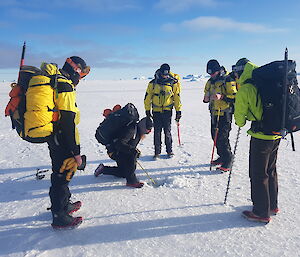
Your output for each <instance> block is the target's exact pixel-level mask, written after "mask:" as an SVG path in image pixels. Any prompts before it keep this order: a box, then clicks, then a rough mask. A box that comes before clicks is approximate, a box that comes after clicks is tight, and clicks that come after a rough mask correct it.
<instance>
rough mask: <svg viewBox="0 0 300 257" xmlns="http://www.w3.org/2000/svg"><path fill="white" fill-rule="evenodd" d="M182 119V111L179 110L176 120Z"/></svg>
mask: <svg viewBox="0 0 300 257" xmlns="http://www.w3.org/2000/svg"><path fill="white" fill-rule="evenodd" d="M180 119H181V111H177V112H176V117H175V120H176V121H177V122H179V120H180Z"/></svg>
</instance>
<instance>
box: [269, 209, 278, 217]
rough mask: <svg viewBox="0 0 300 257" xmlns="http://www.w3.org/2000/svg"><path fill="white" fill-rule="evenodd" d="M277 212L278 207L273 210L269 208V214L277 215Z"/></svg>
mask: <svg viewBox="0 0 300 257" xmlns="http://www.w3.org/2000/svg"><path fill="white" fill-rule="evenodd" d="M278 213H279V208H275V209H273V210H270V215H273V216H274V215H277V214H278Z"/></svg>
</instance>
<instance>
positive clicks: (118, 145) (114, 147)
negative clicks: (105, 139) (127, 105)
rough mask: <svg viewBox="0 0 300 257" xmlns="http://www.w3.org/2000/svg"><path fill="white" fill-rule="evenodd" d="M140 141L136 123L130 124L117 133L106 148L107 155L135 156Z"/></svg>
mask: <svg viewBox="0 0 300 257" xmlns="http://www.w3.org/2000/svg"><path fill="white" fill-rule="evenodd" d="M140 140H141V135H140V133H139V131H138V126H137V123H135V122H134V123H132V124H130V125H128V126H126V127H125V128H122V129H120V130H119V131H118V133H117V136H116V137H115V138H114V139H113V140H112V142H111V143H110V144H108V145H107V146H106V148H107V151H108V153H112V152H113V153H115V154H118V153H119V152H121V153H125V154H136V147H137V145H138V143H139V142H140Z"/></svg>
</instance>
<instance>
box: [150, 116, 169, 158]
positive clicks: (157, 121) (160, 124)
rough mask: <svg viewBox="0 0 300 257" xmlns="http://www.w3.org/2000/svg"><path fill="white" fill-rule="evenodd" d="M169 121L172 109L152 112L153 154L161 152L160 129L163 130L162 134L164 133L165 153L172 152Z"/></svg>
mask: <svg viewBox="0 0 300 257" xmlns="http://www.w3.org/2000/svg"><path fill="white" fill-rule="evenodd" d="M171 122H172V111H164V112H153V126H154V151H155V154H160V153H161V144H162V141H161V133H162V130H164V134H165V145H166V151H167V153H171V152H172V134H171Z"/></svg>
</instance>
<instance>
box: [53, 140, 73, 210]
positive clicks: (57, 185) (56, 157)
mask: <svg viewBox="0 0 300 257" xmlns="http://www.w3.org/2000/svg"><path fill="white" fill-rule="evenodd" d="M47 143H48V148H49V152H50V157H51V162H52V171H53V172H52V174H51V187H50V190H49V196H50V201H51V211H52V213H63V212H64V211H65V208H66V207H67V205H68V202H69V199H70V197H71V193H70V190H69V186H68V185H69V181H67V180H66V174H67V172H68V171H64V172H63V173H60V172H59V169H60V167H61V165H62V164H63V161H64V160H65V159H67V158H70V157H72V156H73V155H72V154H71V153H70V151H68V150H67V149H66V148H65V144H64V143H63V142H62V141H61V140H60V141H59V140H57V139H54V136H51V137H50V139H49V140H48V142H47Z"/></svg>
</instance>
